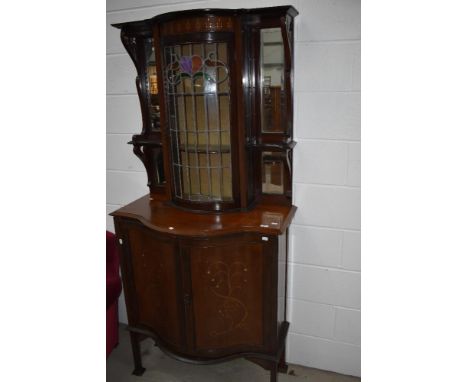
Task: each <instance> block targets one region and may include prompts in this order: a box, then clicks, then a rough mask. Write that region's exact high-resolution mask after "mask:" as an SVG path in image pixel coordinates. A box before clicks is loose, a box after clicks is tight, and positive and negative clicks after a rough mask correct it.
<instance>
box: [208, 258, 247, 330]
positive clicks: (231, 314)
mask: <svg viewBox="0 0 468 382" xmlns="http://www.w3.org/2000/svg"><path fill="white" fill-rule="evenodd" d="M248 272H249V270H248V268H247V266H246V265H245V264H243V263H241V262H238V261H236V262H234V263H232V264H229V265H228V264H226V263H225V262H222V261H217V262H215V263H211V264H209V265H208V267H207V270H206V275H207V279H208V287H209V289H210V291H211V293H212V294H213V295H214V296H216V297H218V298H219V299H220V300H221V304H220V305H219V306H218V307H217V314H218V318H219V321H220V323H221V324H220V325H219V327H222V328H224V329H222V330H220V329H214V330H212V331H211V332H210V336H212V337H216V336H220V335H224V334H226V333H229V332H232V331H233V330H235V329H237V328H240V327H241V326H242V324H243V323H244V322H245V320H246V319H247V317H248V311H247V307H246V306H245V304H244V303H243V302H242V301H241V300H240V299H239V298H237V297H235V296H238V295H239V292H242V290H243V289H244V288H245V285H246V284H247V277H248Z"/></svg>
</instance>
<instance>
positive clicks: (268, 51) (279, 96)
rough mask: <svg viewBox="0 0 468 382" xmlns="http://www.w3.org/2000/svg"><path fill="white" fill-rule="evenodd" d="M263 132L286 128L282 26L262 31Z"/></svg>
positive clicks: (279, 131)
mask: <svg viewBox="0 0 468 382" xmlns="http://www.w3.org/2000/svg"><path fill="white" fill-rule="evenodd" d="M260 76H261V84H262V93H261V102H262V106H261V111H262V132H264V133H282V132H284V130H285V123H284V120H285V112H284V111H285V93H284V47H283V37H282V35H281V29H280V28H268V29H262V30H261V32H260Z"/></svg>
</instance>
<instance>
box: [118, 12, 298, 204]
mask: <svg viewBox="0 0 468 382" xmlns="http://www.w3.org/2000/svg"><path fill="white" fill-rule="evenodd" d="M297 14H298V13H297V11H296V10H295V9H294V7H291V6H281V7H271V8H256V9H198V10H187V11H178V12H171V13H167V14H163V15H158V16H155V17H153V18H150V19H146V20H142V21H135V22H128V23H121V24H115V25H114V26H115V27H117V28H120V29H121V31H122V32H121V38H122V42H123V44H124V45H125V48H126V49H127V52H128V53H129V55H130V57H131V58H132V60H133V62H134V64H135V67H136V69H137V79H136V85H137V90H138V95H139V97H140V103H141V111H142V122H143V124H142V129H141V133H140V134H137V135H134V136H133V139H132V142H131V143H132V144H133V146H134V152H135V154H136V155H137V156H138V157H139V158H140V159H141V160H142V161H143V163H144V165H145V168H146V170H147V173H148V186H149V187H150V191H151V193H154V194H161V195H162V196H161V197H162V198H163V199H164V198H166V199H167V201H168V202H171V203H173V204H174V205H177V206H180V207H183V208H186V209H190V210H194V211H226V210H236V209H249V208H251V207H253V206H254V205H255V204H256V203H258V202H260V201H261V202H263V203H276V204H285V205H291V185H292V149H293V147H294V145H295V142H294V141H293V140H292V139H293V134H292V133H293V130H292V126H293V118H292V117H293V116H292V104H293V100H292V95H293V81H292V79H293V57H294V54H293V46H294V26H293V20H294V17H295V16H296V15H297Z"/></svg>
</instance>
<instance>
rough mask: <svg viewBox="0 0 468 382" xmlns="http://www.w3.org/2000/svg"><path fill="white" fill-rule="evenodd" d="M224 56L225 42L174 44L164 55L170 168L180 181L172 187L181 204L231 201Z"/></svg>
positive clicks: (228, 121)
mask: <svg viewBox="0 0 468 382" xmlns="http://www.w3.org/2000/svg"><path fill="white" fill-rule="evenodd" d="M226 53H227V45H226V43H224V42H223V43H211V42H210V43H202V44H178V45H173V46H171V47H168V49H167V50H166V67H165V71H164V75H165V81H166V86H165V90H166V92H167V103H168V107H169V110H170V113H169V114H170V121H169V122H170V123H169V133H170V137H171V147H172V150H173V163H172V167H173V169H174V174H175V176H174V178H175V177H178V178H179V179H174V187H175V191H176V195H175V196H176V197H178V198H181V199H187V200H193V201H210V200H212V201H214V200H219V201H224V200H232V189H229V187H232V176H231V175H230V171H228V170H232V164H231V161H230V160H228V158H227V157H226V156H227V155H229V156H230V155H231V143H230V111H229V110H230V109H229V105H230V92H229V69H228V67H227V66H226V60H227V59H228V57H227V56H226ZM220 58H221V60H220ZM198 90H200V92H198ZM186 97H188V98H186ZM199 97H203V99H200V98H199ZM190 102H191V105H190ZM203 118H204V121H203V122H202V119H203ZM174 140H176V141H175V142H174ZM216 141H217V142H216ZM182 151H183V152H184V153H182ZM225 182H228V183H226V184H225ZM197 183H198V184H197Z"/></svg>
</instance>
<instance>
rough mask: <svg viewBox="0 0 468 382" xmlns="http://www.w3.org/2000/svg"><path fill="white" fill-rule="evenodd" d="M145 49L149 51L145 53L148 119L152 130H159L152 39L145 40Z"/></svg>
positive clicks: (156, 83) (157, 96)
mask: <svg viewBox="0 0 468 382" xmlns="http://www.w3.org/2000/svg"><path fill="white" fill-rule="evenodd" d="M145 48H146V50H147V52H148V53H149V52H151V53H150V54H147V57H149V58H148V61H147V63H146V67H147V69H146V73H147V87H148V90H149V94H148V97H149V105H150V108H149V110H150V120H151V128H152V129H153V130H159V115H160V114H159V94H158V82H157V76H156V57H155V54H154V46H153V39H147V40H146V47H145Z"/></svg>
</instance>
